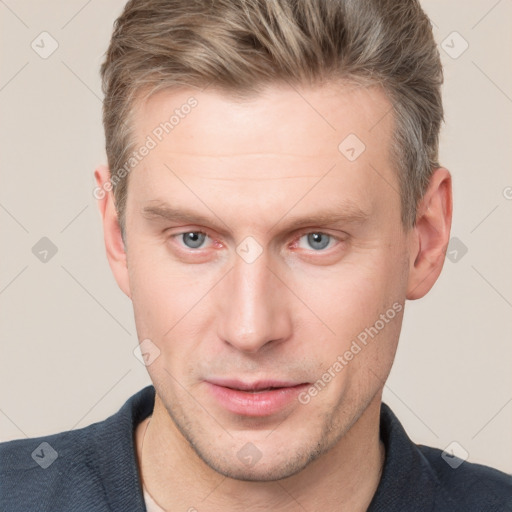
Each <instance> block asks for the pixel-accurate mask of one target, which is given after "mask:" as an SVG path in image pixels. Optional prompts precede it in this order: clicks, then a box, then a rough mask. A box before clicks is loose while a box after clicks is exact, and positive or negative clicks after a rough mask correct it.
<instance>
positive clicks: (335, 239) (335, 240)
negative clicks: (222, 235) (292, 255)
mask: <svg viewBox="0 0 512 512" xmlns="http://www.w3.org/2000/svg"><path fill="white" fill-rule="evenodd" d="M187 233H197V234H202V235H205V237H207V239H209V240H210V246H211V245H212V244H213V245H217V248H221V247H223V244H222V243H221V242H220V241H218V240H217V239H215V238H213V237H212V236H210V235H209V234H208V233H207V232H205V231H203V230H200V229H197V230H194V229H190V230H188V231H181V232H179V233H175V234H172V235H171V238H172V239H176V240H179V242H177V243H178V244H179V246H180V248H181V249H183V250H185V251H187V252H188V253H199V251H201V250H206V249H208V248H209V246H208V247H198V248H192V247H187V246H186V245H185V244H184V242H183V235H186V234H187ZM313 234H320V235H325V236H327V237H329V243H328V246H327V247H326V248H322V249H319V250H315V249H313V248H309V249H304V250H305V251H309V252H311V253H312V254H322V253H328V252H330V250H331V249H333V248H334V247H336V246H337V245H339V243H341V242H343V240H342V239H341V238H340V237H339V236H335V235H332V234H330V233H326V232H325V231H319V230H318V231H315V230H308V231H303V232H301V233H300V234H298V235H296V236H295V237H294V239H293V241H292V242H291V243H290V244H289V245H288V247H290V248H292V249H294V248H298V245H299V243H300V241H301V240H302V238H304V237H307V236H308V235H313Z"/></svg>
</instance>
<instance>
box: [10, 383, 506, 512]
mask: <svg viewBox="0 0 512 512" xmlns="http://www.w3.org/2000/svg"><path fill="white" fill-rule="evenodd" d="M154 397H155V389H154V387H153V386H148V387H146V388H144V389H143V390H141V391H139V392H138V393H137V394H135V395H134V396H132V397H131V398H130V399H129V400H128V401H127V402H126V403H125V404H124V405H123V407H122V408H121V409H120V410H119V412H117V413H116V414H114V415H112V416H110V417H109V418H107V419H106V420H104V421H101V422H99V423H94V424H92V425H89V426H88V427H85V428H81V429H78V430H71V431H67V432H62V433H60V434H54V435H51V436H45V437H40V438H34V439H22V440H15V441H9V442H5V443H1V444H0V511H1V512H18V511H19V512H32V511H38V512H46V511H48V512H50V511H51V512H62V511H70V512H96V511H97V512H107V511H109V512H113V511H115V512H142V511H145V506H144V500H143V495H142V488H141V483H140V479H139V474H138V470H137V463H136V456H135V447H134V431H135V427H136V425H137V424H138V423H139V422H141V421H142V420H143V419H144V418H146V417H147V416H149V415H150V414H151V412H152V410H153V405H154ZM380 435H381V439H382V440H383V442H384V444H385V446H386V461H385V465H384V469H383V473H382V478H381V481H380V484H379V486H378V488H377V492H376V493H375V496H374V497H373V500H372V502H371V504H370V507H369V509H368V512H400V511H403V512H419V511H436V512H453V511H459V510H460V511H461V512H473V511H474V512H505V511H511V512H512V476H510V475H507V474H505V473H502V472H500V471H497V470H495V469H492V468H490V467H487V466H481V465H478V464H471V463H469V462H463V463H462V464H461V465H460V466H459V467H457V468H456V469H453V468H452V465H456V464H451V465H450V464H448V463H447V462H446V461H445V459H443V457H442V453H443V452H442V451H441V450H439V449H437V448H429V447H427V446H421V445H416V444H414V443H413V442H412V441H411V440H410V439H409V438H408V436H407V434H406V433H405V431H404V429H403V427H402V425H401V424H400V422H399V421H398V419H397V418H396V416H395V415H394V414H393V412H392V411H391V409H390V408H389V407H388V406H387V405H386V404H384V403H383V404H382V407H381V424H380ZM445 458H446V456H445Z"/></svg>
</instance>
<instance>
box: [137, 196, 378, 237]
mask: <svg viewBox="0 0 512 512" xmlns="http://www.w3.org/2000/svg"><path fill="white" fill-rule="evenodd" d="M212 214H213V217H210V216H206V215H203V214H200V213H197V212H195V211H192V210H187V209H184V208H174V207H172V206H171V205H169V204H167V203H158V204H154V205H148V206H145V207H144V208H143V209H142V215H143V217H145V218H146V219H148V220H167V221H171V222H180V223H184V224H195V225H201V226H210V227H212V228H214V229H216V230H218V231H225V229H226V228H228V227H229V226H228V225H227V224H226V223H225V222H224V221H223V220H222V219H221V218H220V217H219V216H218V215H217V214H215V212H213V211H212ZM215 217H216V218H215ZM369 217H370V214H369V212H367V211H364V210H363V209H361V208H360V207H359V206H357V205H356V204H354V203H352V202H350V203H346V204H344V205H340V206H338V207H337V208H335V209H324V210H321V211H317V212H315V213H314V214H311V215H304V214H302V215H300V216H299V215H294V214H293V212H290V211H289V212H287V213H285V214H284V215H283V216H282V217H281V218H280V219H279V220H277V221H276V222H275V223H274V224H273V225H272V226H271V227H270V228H269V229H268V232H270V231H274V230H276V229H277V227H278V226H280V225H282V226H283V227H282V230H283V231H284V230H287V231H293V230H296V229H299V228H301V227H306V226H309V225H310V226H327V225H335V224H340V223H344V224H360V223H362V222H364V221H365V220H367V219H368V218H369Z"/></svg>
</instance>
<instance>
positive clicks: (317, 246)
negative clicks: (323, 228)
mask: <svg viewBox="0 0 512 512" xmlns="http://www.w3.org/2000/svg"><path fill="white" fill-rule="evenodd" d="M333 243H334V238H333V237H332V236H330V235H327V234H325V233H320V232H318V233H308V234H307V235H303V236H301V237H300V239H299V244H298V245H299V247H300V248H301V249H313V250H315V251H321V250H323V249H326V248H328V247H330V246H331V245H332V244H333Z"/></svg>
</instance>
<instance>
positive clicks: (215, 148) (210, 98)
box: [134, 84, 392, 158]
mask: <svg viewBox="0 0 512 512" xmlns="http://www.w3.org/2000/svg"><path fill="white" fill-rule="evenodd" d="M191 104H193V105H195V106H192V107H191V106H190V105H191ZM389 112H390V103H389V101H388V99H387V97H386V95H385V94H384V92H383V90H382V89H381V88H379V87H376V86H374V87H367V88H363V87H359V86H356V85H349V84H326V85H323V86H317V87H312V88H305V87H298V86H293V87H292V86H289V85H285V84H280V85H273V86H269V87H267V88H266V89H265V90H264V91H263V92H262V93H261V94H259V95H257V96H253V97H250V98H248V99H246V100H243V101H242V100H235V99H234V98H233V97H232V96H230V94H229V93H228V92H225V91H217V90H214V89H211V88H207V89H206V90H205V91H194V90H192V89H188V90H186V89H182V90H172V91H166V90H164V91H160V92H159V93H157V94H155V95H154V96H152V97H150V98H149V100H147V101H144V102H141V103H140V104H139V105H138V108H136V111H135V116H134V123H135V134H136V139H137V141H138V142H139V143H142V142H143V141H144V140H145V138H146V137H147V136H148V135H149V136H152V137H153V138H154V139H156V143H157V144H159V145H165V148H166V151H167V152H177V153H180V154H183V155H185V154H194V155H197V156H200V155H217V156H219V157H222V156H225V155H229V156H234V155H237V154H245V155H251V154H255V155H256V154H258V155H263V154H276V155H277V154H279V155H282V156H283V157H285V156H287V155H291V156H299V155H300V156H302V157H313V158H318V157H319V156H322V155H327V154H331V155H333V154H334V155H337V153H338V152H339V151H340V147H339V145H340V143H341V142H342V141H343V140H345V139H346V137H347V136H349V135H355V136H356V137H357V139H359V140H360V141H361V142H362V143H363V144H364V145H365V146H366V148H368V146H373V147H374V148H375V149H377V150H380V149H384V148H381V147H380V146H381V145H384V146H385V143H386V142H389V140H388V139H389V135H390V133H391V124H392V116H391V115H387V114H388V113H389ZM357 139H356V138H354V137H352V138H351V140H353V141H357ZM383 139H384V140H383ZM379 142H383V143H384V144H381V145H379V147H377V143H379ZM369 149H372V148H369ZM348 156H350V155H348ZM380 156H381V157H382V156H383V155H382V154H381V155H380Z"/></svg>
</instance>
